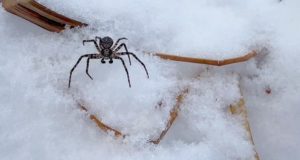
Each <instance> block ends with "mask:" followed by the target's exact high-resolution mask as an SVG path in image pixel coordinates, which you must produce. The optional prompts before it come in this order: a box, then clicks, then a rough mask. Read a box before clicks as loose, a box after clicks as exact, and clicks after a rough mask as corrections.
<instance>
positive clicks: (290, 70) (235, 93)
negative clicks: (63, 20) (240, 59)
mask: <svg viewBox="0 0 300 160" xmlns="http://www.w3.org/2000/svg"><path fill="white" fill-rule="evenodd" d="M39 1H40V2H41V3H43V4H46V5H47V6H52V9H54V10H57V11H58V12H60V13H63V14H65V15H69V16H71V17H73V18H76V19H79V20H81V21H84V22H86V23H89V24H91V25H90V26H89V27H87V28H85V29H82V30H77V31H76V30H72V31H65V32H64V33H61V34H54V33H49V32H46V31H44V30H42V29H39V28H38V27H36V26H34V25H32V24H29V23H27V22H26V21H24V20H22V19H20V18H17V17H15V16H13V15H11V14H9V13H7V12H5V11H4V9H2V8H0V35H1V38H0V44H1V45H0V53H1V54H0V88H1V90H0V104H1V106H0V107H1V112H0V156H1V159H5V160H6V159H7V160H8V159H15V160H17V159H36V160H38V159H46V160H47V159H49V160H50V159H64V160H65V159H66V160H68V159H72V160H74V159H155V160H156V159H164V160H165V159H197V160H198V159H207V160H219V159H222V160H223V159H228V160H229V159H230V160H232V159H243V160H244V159H245V160H246V159H247V160H248V159H251V158H253V155H254V152H253V148H252V146H251V145H250V144H249V143H248V141H247V140H246V138H245V133H244V131H243V128H242V126H241V124H240V123H239V121H238V119H236V118H233V117H231V116H230V115H228V114H227V113H226V112H225V110H226V107H227V106H228V105H229V104H231V103H233V102H235V101H237V100H238V99H239V98H240V94H239V89H238V86H237V85H238V83H239V77H241V88H242V91H243V95H244V97H245V100H246V103H247V106H248V111H249V119H250V123H251V128H252V130H253V135H254V140H255V143H256V149H257V151H258V153H259V155H260V157H261V159H263V160H277V159H278V160H286V159H291V160H292V159H299V158H300V154H299V151H298V147H299V146H300V138H299V135H300V127H299V125H298V122H299V121H300V119H299V114H300V108H299V107H300V106H299V105H300V99H299V91H300V85H299V80H300V66H299V65H298V59H299V58H300V56H299V52H300V45H299V43H300V29H299V28H300V21H299V19H300V11H299V8H300V2H299V1H297V0H284V1H283V2H281V3H278V1H276V0H263V1H262V0H252V1H250V0H247V1H238V0H226V1H225V0H210V1H205V0H202V1H192V0H189V1H177V2H176V3H175V2H174V0H173V1H171V0H165V1H157V2H155V1H150V0H144V1H138V0H126V1H125V0H114V1H111V0H101V1H99V0H91V1H89V2H88V3H87V2H86V1H84V0H69V1H59V0H51V1H50V0H39ZM96 35H99V36H106V35H109V36H111V37H113V38H115V39H116V38H119V37H124V36H125V37H127V38H128V39H129V40H128V41H127V42H126V43H127V45H128V47H129V50H131V51H133V52H135V53H136V54H137V55H138V56H139V57H140V58H141V59H142V60H143V61H144V63H145V64H146V65H147V67H148V70H149V74H150V79H147V78H146V75H145V73H144V70H143V68H142V67H141V66H140V65H139V64H138V63H137V62H136V61H133V65H132V66H129V65H128V68H129V73H130V78H131V82H132V88H131V89H130V88H128V84H127V80H126V75H125V72H124V70H123V68H122V66H121V64H120V63H119V62H117V61H115V63H114V64H112V65H109V64H106V65H102V64H101V63H100V62H99V61H91V64H90V74H91V75H92V76H93V77H94V80H93V81H91V80H90V79H88V77H87V76H86V75H85V70H84V68H85V61H82V63H81V64H80V65H79V66H78V68H77V69H76V70H75V72H74V74H73V81H72V88H71V90H69V91H68V90H67V81H68V74H69V70H70V69H71V67H72V66H73V65H74V63H75V62H76V60H77V58H78V57H79V56H80V55H82V54H86V53H91V52H95V48H94V47H93V45H92V44H87V45H86V46H82V40H83V39H87V38H93V37H94V36H96ZM251 49H256V50H258V51H260V52H259V53H260V54H259V55H258V57H257V58H256V59H255V60H251V61H249V62H246V63H243V64H236V65H231V66H226V67H223V68H217V67H207V66H205V65H194V64H179V63H173V62H166V61H162V60H160V59H158V58H155V57H151V56H147V55H143V51H162V52H169V53H174V54H177V53H178V54H180V55H186V56H194V57H206V58H214V59H222V58H229V57H235V56H239V55H242V54H244V53H246V52H247V51H249V50H251ZM125 59H126V58H125ZM238 75H240V76H238ZM185 86H192V88H193V89H191V91H190V94H189V96H188V98H187V99H186V101H185V102H184V104H183V109H182V112H181V113H180V116H179V118H178V119H177V120H176V122H175V125H174V126H173V127H172V128H171V130H170V131H169V132H168V134H167V135H166V137H165V139H164V140H163V141H162V143H161V144H160V145H159V146H153V145H150V144H148V143H145V142H146V141H147V140H148V139H150V138H153V137H155V136H157V135H158V134H159V132H160V130H161V129H162V128H163V126H164V123H165V122H166V118H167V115H168V111H169V109H170V107H171V106H172V104H173V103H174V97H175V96H176V93H178V92H179V91H180V90H181V89H183V88H184V87H185ZM267 88H270V89H271V94H267V93H266V92H265V90H266V89H267ZM70 93H73V94H74V95H75V97H76V98H78V97H80V98H81V99H84V100H85V101H87V102H88V106H89V107H88V108H89V109H90V110H91V111H92V112H93V113H95V114H97V115H98V116H100V117H101V118H102V119H103V121H105V122H106V123H108V124H110V125H112V126H114V127H115V128H117V129H119V130H121V131H122V132H124V133H126V134H129V136H128V137H127V138H126V139H125V140H116V139H114V138H113V136H111V135H107V134H105V133H103V132H102V131H99V129H98V128H97V127H96V126H95V124H93V123H92V122H91V121H90V120H89V119H88V117H87V116H86V115H85V114H84V113H82V112H81V111H80V110H79V109H78V108H77V107H76V105H75V102H74V100H73V98H72V97H71V96H70ZM160 100H163V101H164V102H165V104H166V105H165V106H164V107H163V108H157V107H155V106H156V104H157V102H158V101H160Z"/></svg>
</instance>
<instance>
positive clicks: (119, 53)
mask: <svg viewBox="0 0 300 160" xmlns="http://www.w3.org/2000/svg"><path fill="white" fill-rule="evenodd" d="M116 54H117V55H125V54H127V55H129V54H130V55H132V56H133V57H134V58H135V59H136V60H137V61H139V62H140V64H141V65H142V66H143V67H144V69H145V71H146V74H147V77H148V78H149V74H148V70H147V68H146V66H145V64H144V63H143V62H142V61H141V60H140V59H139V58H138V57H137V56H136V55H135V54H133V53H131V52H118V53H116Z"/></svg>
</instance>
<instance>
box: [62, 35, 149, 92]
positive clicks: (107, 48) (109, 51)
mask: <svg viewBox="0 0 300 160" xmlns="http://www.w3.org/2000/svg"><path fill="white" fill-rule="evenodd" d="M98 40H99V44H98V43H97V41H98ZM121 40H127V38H125V37H123V38H119V39H118V40H117V41H116V43H115V44H114V41H113V39H112V38H110V37H108V36H107V37H103V38H101V37H97V36H96V37H95V39H90V40H83V41H82V43H83V45H84V44H85V43H86V42H93V43H94V45H95V47H96V49H97V51H98V52H99V53H94V54H85V55H82V56H80V57H79V59H78V60H77V62H76V64H75V65H74V67H73V68H72V69H71V71H70V76H69V85H68V87H69V88H70V87H71V77H72V73H73V71H74V69H75V68H76V67H77V65H78V64H79V62H80V61H81V59H82V58H85V57H86V58H87V61H86V74H87V75H88V77H89V78H91V80H93V77H92V76H91V75H90V74H89V63H90V59H101V63H103V64H104V63H106V61H105V60H109V63H110V64H112V63H113V59H118V60H120V61H121V62H122V64H123V67H124V69H125V71H126V75H127V80H128V84H129V87H131V83H130V78H129V73H128V70H127V67H126V65H125V62H124V60H123V58H121V57H120V56H122V55H127V56H128V59H129V64H130V65H131V60H130V55H132V56H133V57H134V58H135V59H136V60H137V61H138V62H139V63H140V64H141V65H142V66H143V67H144V69H145V71H146V74H147V77H148V78H149V74H148V71H147V68H146V66H145V64H144V63H143V62H142V61H141V60H140V59H139V58H138V57H137V56H136V55H135V54H133V53H131V52H128V50H127V47H126V44H125V43H121V44H120V45H119V46H118V44H119V42H120V41H121ZM113 44H114V45H113ZM122 47H124V48H125V50H126V52H118V50H120V49H121V48H122Z"/></svg>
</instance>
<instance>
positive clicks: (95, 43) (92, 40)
mask: <svg viewBox="0 0 300 160" xmlns="http://www.w3.org/2000/svg"><path fill="white" fill-rule="evenodd" d="M86 42H93V43H94V45H95V47H96V48H97V50H98V52H99V53H101V49H100V47H99V45H98V44H97V42H96V40H94V39H90V40H83V41H82V44H83V45H84V43H86Z"/></svg>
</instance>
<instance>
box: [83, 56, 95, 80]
mask: <svg viewBox="0 0 300 160" xmlns="http://www.w3.org/2000/svg"><path fill="white" fill-rule="evenodd" d="M90 59H91V58H90V57H89V58H87V60H86V70H85V73H86V74H87V75H88V76H89V77H90V78H91V80H93V77H92V76H91V75H90V74H89V65H90Z"/></svg>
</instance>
